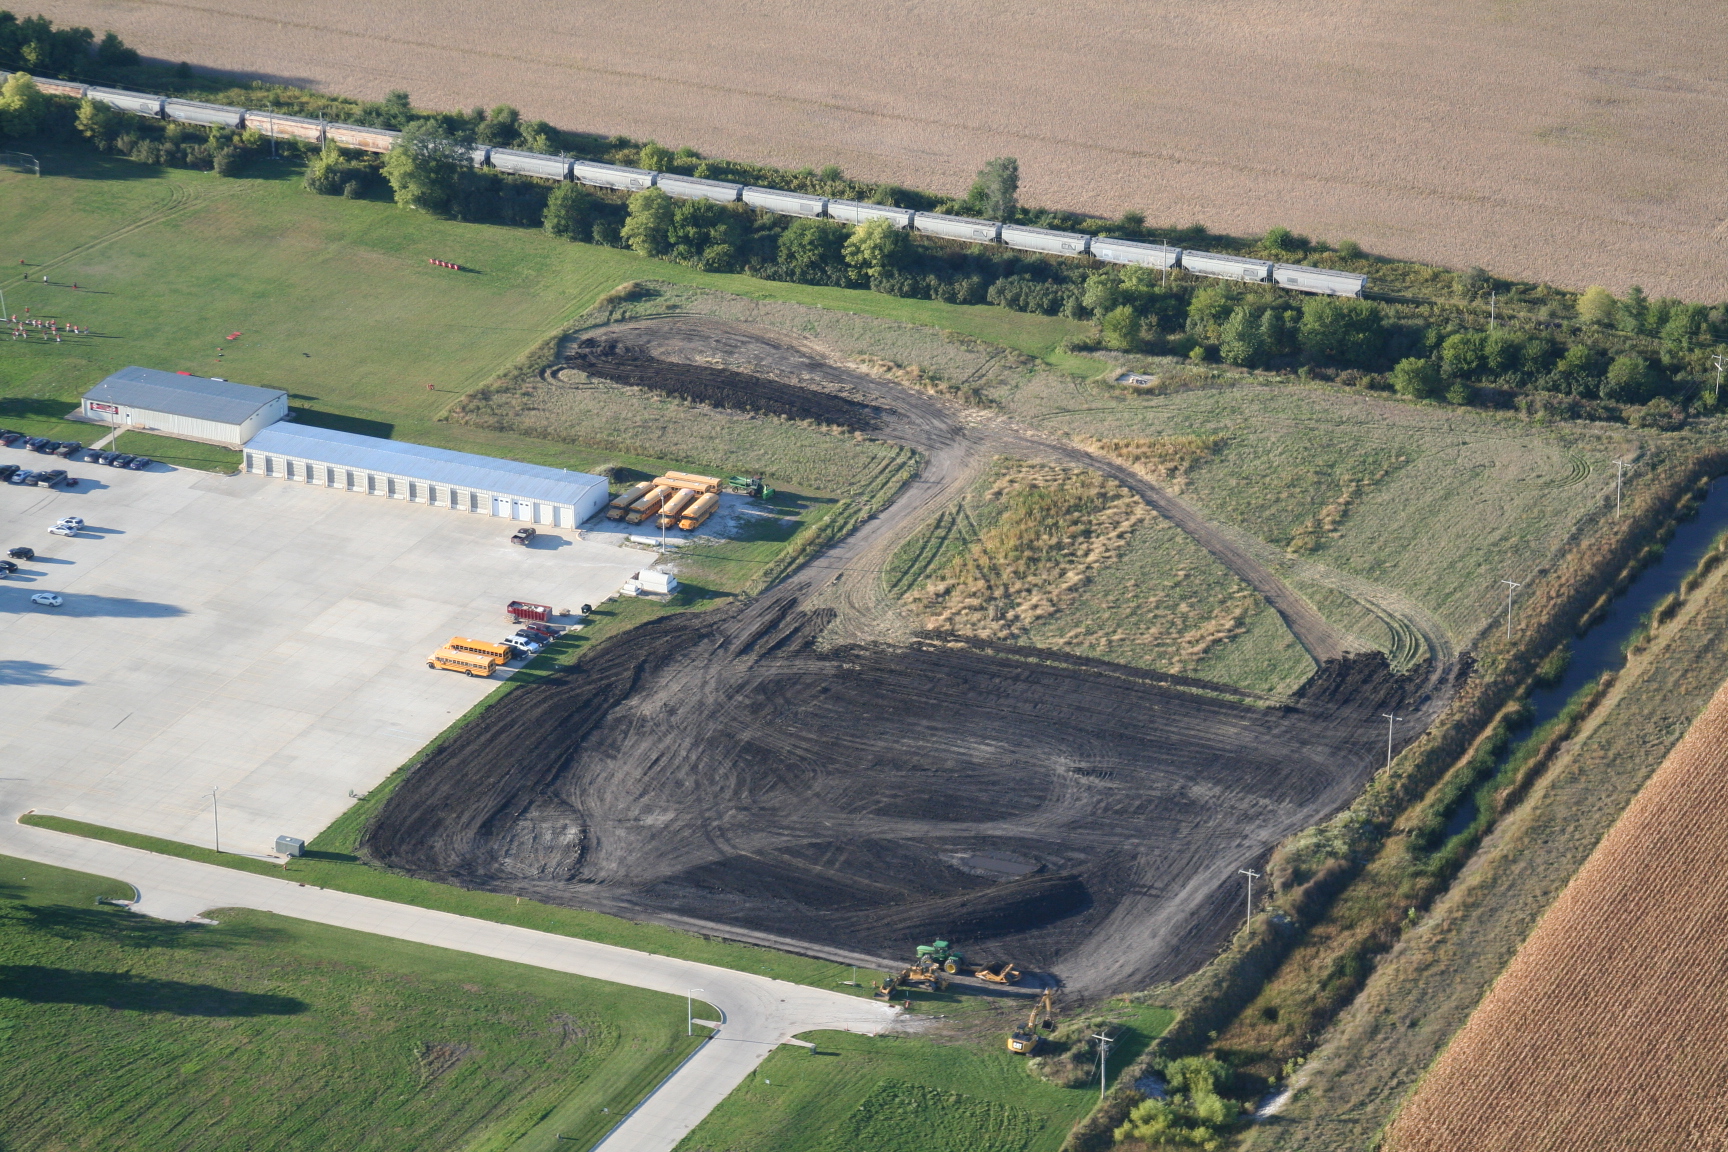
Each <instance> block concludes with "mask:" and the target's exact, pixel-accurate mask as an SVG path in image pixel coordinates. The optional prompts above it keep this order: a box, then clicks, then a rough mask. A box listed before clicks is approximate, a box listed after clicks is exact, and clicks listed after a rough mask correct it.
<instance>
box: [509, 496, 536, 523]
mask: <svg viewBox="0 0 1728 1152" xmlns="http://www.w3.org/2000/svg"><path fill="white" fill-rule="evenodd" d="M515 505H516V508H515V511H514V512H512V513H511V515H510V519H512V520H532V519H534V502H533V501H532V500H517V501H515Z"/></svg>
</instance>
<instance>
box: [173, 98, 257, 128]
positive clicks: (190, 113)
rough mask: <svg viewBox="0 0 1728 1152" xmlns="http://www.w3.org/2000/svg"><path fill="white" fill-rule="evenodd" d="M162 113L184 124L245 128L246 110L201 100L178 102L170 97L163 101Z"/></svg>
mask: <svg viewBox="0 0 1728 1152" xmlns="http://www.w3.org/2000/svg"><path fill="white" fill-rule="evenodd" d="M162 111H163V113H164V114H165V115H166V116H167V117H168V119H170V120H178V121H180V122H181V123H182V124H209V125H212V126H214V127H219V128H244V127H245V126H246V109H244V108H230V107H229V106H228V105H226V104H205V103H203V102H202V101H199V100H176V99H175V98H174V97H172V96H170V97H168V99H166V100H164V101H162Z"/></svg>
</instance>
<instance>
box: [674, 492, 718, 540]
mask: <svg viewBox="0 0 1728 1152" xmlns="http://www.w3.org/2000/svg"><path fill="white" fill-rule="evenodd" d="M718 507H720V494H719V493H718V492H710V493H708V494H707V495H706V496H703V497H702V498H701V499H700V500H698V501H696V503H694V504H692V505H690V507H688V508H686V509H684V514H683V515H682V516H680V517H679V518H678V527H679V528H681V529H683V530H684V531H686V532H691V531H694V530H695V529H697V528H700V527H702V521H704V520H706V519H708V517H710V516H712V515H713V514H714V509H716V508H718Z"/></svg>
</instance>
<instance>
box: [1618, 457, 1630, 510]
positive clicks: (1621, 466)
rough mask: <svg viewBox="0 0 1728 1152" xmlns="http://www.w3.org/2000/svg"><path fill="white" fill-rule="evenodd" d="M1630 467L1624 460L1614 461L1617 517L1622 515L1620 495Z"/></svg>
mask: <svg viewBox="0 0 1728 1152" xmlns="http://www.w3.org/2000/svg"><path fill="white" fill-rule="evenodd" d="M1630 467H1632V465H1630V464H1628V463H1626V461H1625V460H1624V459H1620V460H1616V461H1614V468H1615V472H1614V515H1615V516H1616V517H1618V516H1619V515H1620V493H1621V490H1622V489H1623V488H1624V486H1625V481H1626V469H1628V468H1630Z"/></svg>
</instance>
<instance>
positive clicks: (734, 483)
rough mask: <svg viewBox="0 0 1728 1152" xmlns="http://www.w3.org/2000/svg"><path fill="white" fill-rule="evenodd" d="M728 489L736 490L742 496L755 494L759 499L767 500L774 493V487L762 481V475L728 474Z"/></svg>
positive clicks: (730, 490) (729, 490)
mask: <svg viewBox="0 0 1728 1152" xmlns="http://www.w3.org/2000/svg"><path fill="white" fill-rule="evenodd" d="M726 491H728V492H736V493H737V494H738V495H740V496H754V497H755V498H756V499H758V500H766V499H768V498H769V497H770V496H772V495H774V489H772V488H770V487H768V485H766V484H764V483H762V477H760V476H728V477H727V478H726Z"/></svg>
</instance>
